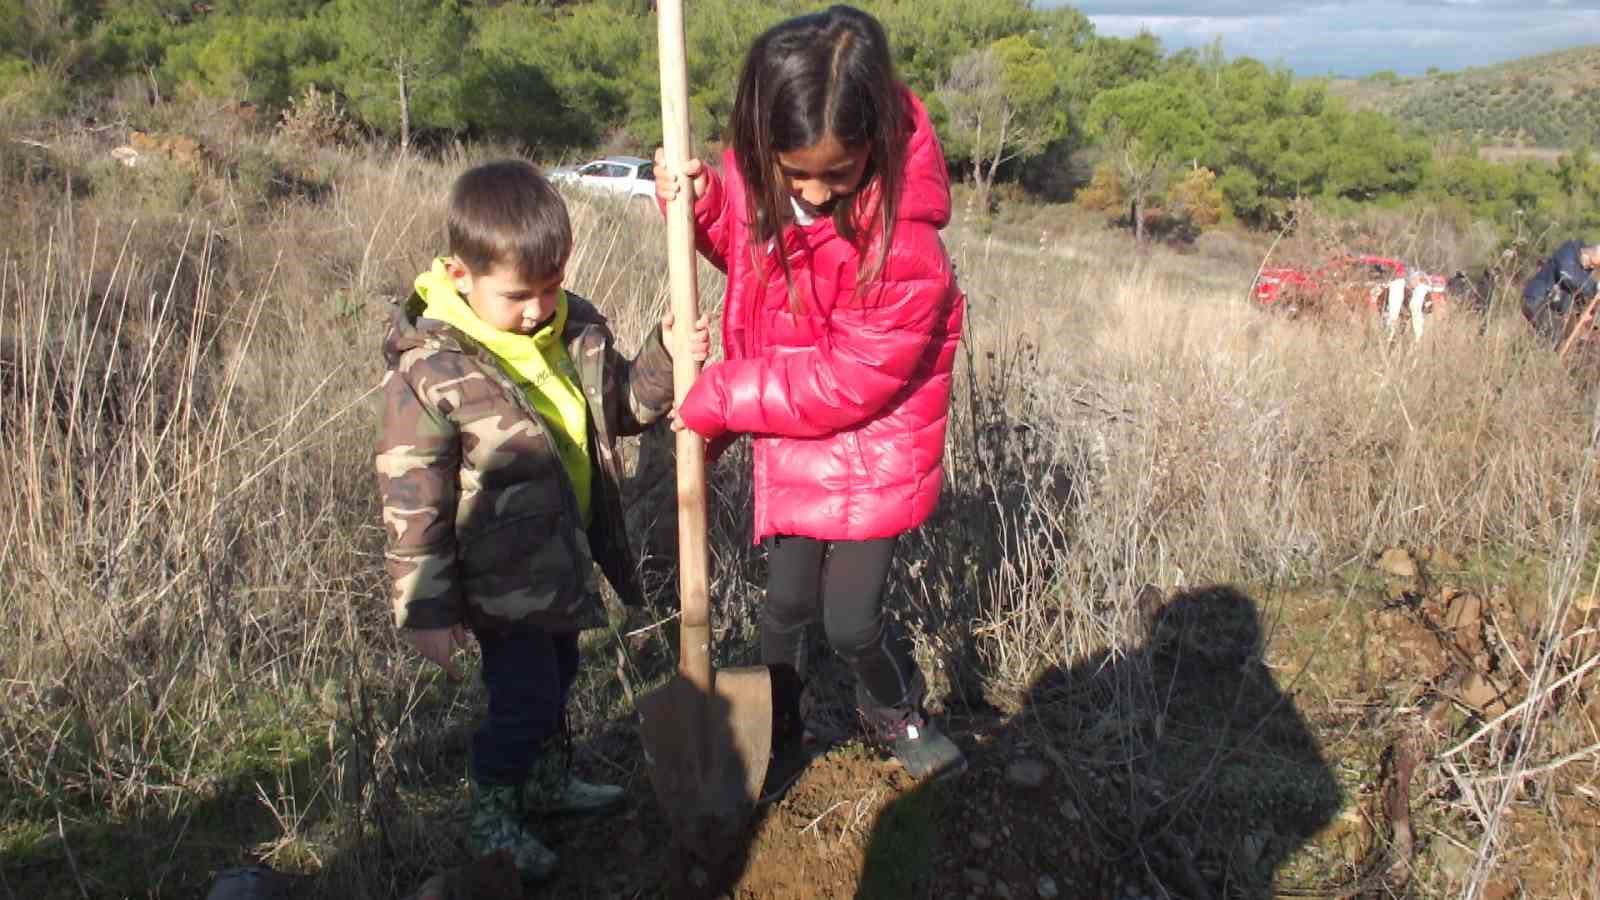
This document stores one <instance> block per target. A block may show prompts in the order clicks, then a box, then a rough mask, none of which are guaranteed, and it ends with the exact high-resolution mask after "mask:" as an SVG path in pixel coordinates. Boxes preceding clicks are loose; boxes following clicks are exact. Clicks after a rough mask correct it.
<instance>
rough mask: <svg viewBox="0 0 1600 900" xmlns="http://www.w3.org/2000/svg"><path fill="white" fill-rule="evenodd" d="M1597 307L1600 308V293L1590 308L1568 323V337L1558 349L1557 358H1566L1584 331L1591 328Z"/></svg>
mask: <svg viewBox="0 0 1600 900" xmlns="http://www.w3.org/2000/svg"><path fill="white" fill-rule="evenodd" d="M1596 306H1600V292H1596V293H1595V295H1594V298H1593V299H1591V300H1590V301H1589V305H1588V306H1586V307H1584V308H1583V312H1582V313H1580V314H1579V315H1578V316H1577V317H1575V318H1573V319H1571V321H1569V322H1568V323H1567V329H1566V336H1565V337H1563V338H1562V340H1561V346H1560V347H1558V348H1557V349H1556V355H1557V356H1566V355H1567V352H1568V351H1569V350H1571V349H1572V345H1573V344H1576V343H1577V342H1578V338H1580V337H1582V336H1583V332H1584V330H1585V329H1587V328H1589V327H1591V325H1592V323H1591V322H1590V319H1591V317H1593V316H1594V313H1595V307H1596ZM1573 312H1577V309H1576V307H1574V309H1573Z"/></svg>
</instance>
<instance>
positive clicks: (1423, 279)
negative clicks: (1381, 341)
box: [1383, 267, 1438, 341]
mask: <svg viewBox="0 0 1600 900" xmlns="http://www.w3.org/2000/svg"><path fill="white" fill-rule="evenodd" d="M1408 289H1409V290H1410V292H1411V306H1410V308H1409V309H1408V310H1407V311H1408V312H1410V313H1411V338H1412V340H1414V341H1420V340H1422V327H1423V317H1424V314H1425V312H1426V308H1427V301H1428V294H1430V293H1433V292H1434V291H1436V290H1438V289H1437V288H1435V287H1434V286H1433V282H1432V279H1430V278H1429V277H1428V273H1427V272H1424V271H1422V270H1421V269H1418V268H1414V267H1413V268H1411V269H1408V270H1406V274H1404V275H1402V276H1400V277H1399V278H1395V279H1394V280H1392V281H1390V282H1389V299H1388V302H1386V303H1385V304H1384V307H1383V323H1384V326H1385V327H1387V328H1388V330H1389V338H1390V339H1391V340H1392V339H1393V338H1394V326H1395V324H1396V323H1397V322H1398V321H1399V320H1400V307H1401V305H1402V304H1403V303H1404V302H1405V296H1406V291H1407V290H1408Z"/></svg>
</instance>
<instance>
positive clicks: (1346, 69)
mask: <svg viewBox="0 0 1600 900" xmlns="http://www.w3.org/2000/svg"><path fill="white" fill-rule="evenodd" d="M1039 5H1040V6H1055V5H1059V4H1057V3H1054V2H1043V3H1040V4H1039ZM1072 5H1073V6H1076V7H1077V8H1078V9H1080V10H1082V11H1083V12H1084V13H1085V14H1086V15H1088V16H1089V18H1090V19H1091V20H1092V21H1093V22H1094V25H1095V31H1096V33H1098V34H1107V35H1117V36H1121V37H1127V36H1130V35H1133V34H1137V33H1138V32H1139V29H1140V28H1148V29H1149V30H1150V31H1151V32H1153V33H1154V34H1155V35H1156V36H1158V37H1160V38H1161V44H1162V46H1163V47H1165V48H1166V49H1168V50H1177V49H1181V48H1183V47H1198V46H1203V45H1205V44H1208V43H1210V42H1211V41H1212V39H1213V38H1215V37H1217V36H1221V38H1222V48H1223V51H1224V52H1225V53H1226V54H1227V55H1228V56H1230V57H1232V56H1253V57H1256V58H1257V59H1260V60H1262V61H1264V62H1268V63H1279V62H1281V63H1285V64H1287V65H1288V66H1289V67H1290V68H1292V69H1293V70H1294V71H1295V72H1296V73H1297V74H1299V75H1329V74H1334V75H1367V74H1370V73H1372V72H1376V71H1379V70H1383V69H1392V70H1394V71H1395V72H1398V73H1400V74H1402V75H1420V74H1423V73H1424V72H1426V71H1427V69H1428V68H1429V67H1430V66H1436V67H1438V68H1440V69H1444V70H1447V71H1448V70H1451V69H1464V68H1468V67H1470V66H1482V65H1490V64H1493V63H1497V62H1504V61H1505V60H1508V59H1515V58H1517V57H1519V56H1532V55H1534V54H1538V53H1546V52H1549V51H1552V50H1560V49H1563V48H1566V47H1573V46H1577V45H1579V44H1588V43H1600V0H1401V2H1389V3H1380V2H1371V0H1357V2H1350V3H1314V2H1310V3H1308V2H1293V0H1291V2H1263V0H1213V2H1209V3H1206V2H1198V0H1077V2H1073V3H1072Z"/></svg>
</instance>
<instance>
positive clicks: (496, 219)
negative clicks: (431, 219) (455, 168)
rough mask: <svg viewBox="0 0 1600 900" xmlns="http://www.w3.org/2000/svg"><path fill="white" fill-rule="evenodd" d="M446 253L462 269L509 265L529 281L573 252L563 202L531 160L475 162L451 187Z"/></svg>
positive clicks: (558, 266) (478, 270) (556, 269)
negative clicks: (475, 164) (461, 266)
mask: <svg viewBox="0 0 1600 900" xmlns="http://www.w3.org/2000/svg"><path fill="white" fill-rule="evenodd" d="M446 224H447V228H448V230H449V233H450V254H451V255H452V256H454V257H456V258H457V259H459V260H461V263H462V265H465V266H466V267H467V270H468V271H470V272H472V273H474V274H477V275H483V274H487V273H488V272H489V271H491V270H492V269H494V268H495V267H497V266H508V267H510V268H512V269H514V270H516V272H517V274H519V275H521V276H522V277H523V278H525V279H527V280H529V281H538V280H541V279H544V278H548V277H550V276H552V275H554V274H556V273H557V272H559V271H560V270H561V267H562V266H564V265H565V264H566V262H567V257H568V255H569V254H570V253H571V251H572V220H571V219H569V218H568V217H567V205H566V203H565V202H563V201H562V199H561V195H560V194H558V193H556V189H555V187H553V186H552V185H551V184H550V182H549V181H546V180H545V177H544V176H543V175H541V174H539V169H538V168H537V167H536V166H534V165H533V164H532V163H529V162H523V161H522V160H515V159H507V160H500V161H498V162H491V163H485V164H483V165H481V166H474V167H473V168H471V169H468V170H467V171H465V172H463V173H461V176H460V177H459V178H457V179H456V182H455V184H454V185H452V186H451V188H450V208H449V211H448V212H447V214H446Z"/></svg>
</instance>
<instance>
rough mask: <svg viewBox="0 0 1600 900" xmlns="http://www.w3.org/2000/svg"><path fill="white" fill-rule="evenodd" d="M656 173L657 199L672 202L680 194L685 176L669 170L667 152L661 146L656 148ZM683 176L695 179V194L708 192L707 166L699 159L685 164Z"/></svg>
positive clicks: (664, 202)
mask: <svg viewBox="0 0 1600 900" xmlns="http://www.w3.org/2000/svg"><path fill="white" fill-rule="evenodd" d="M653 171H654V172H655V174H656V199H657V200H659V201H661V203H662V204H667V203H671V202H672V201H673V198H675V197H677V196H678V191H679V190H681V188H682V185H683V178H682V177H680V176H679V175H677V174H674V173H672V172H669V171H667V153H666V151H665V150H663V149H662V148H660V147H657V148H656V164H655V168H654V170H653ZM682 175H683V176H687V177H688V178H690V179H693V184H694V194H693V195H692V196H694V197H699V196H702V195H703V194H705V192H706V166H705V163H703V162H701V161H700V160H698V159H691V160H689V161H688V162H687V163H684V165H683V173H682Z"/></svg>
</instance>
